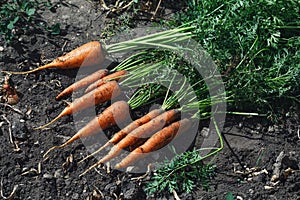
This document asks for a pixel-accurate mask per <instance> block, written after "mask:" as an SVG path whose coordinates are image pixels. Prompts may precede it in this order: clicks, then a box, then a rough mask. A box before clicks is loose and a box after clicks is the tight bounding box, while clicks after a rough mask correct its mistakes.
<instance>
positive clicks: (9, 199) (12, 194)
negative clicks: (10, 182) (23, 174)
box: [0, 178, 18, 200]
mask: <svg viewBox="0 0 300 200" xmlns="http://www.w3.org/2000/svg"><path fill="white" fill-rule="evenodd" d="M17 189H18V185H15V186H14V188H13V191H12V192H11V193H10V195H8V196H7V197H6V196H4V194H3V178H1V191H0V192H1V197H2V198H3V199H5V200H11V199H13V198H14V195H15V193H16V191H17Z"/></svg>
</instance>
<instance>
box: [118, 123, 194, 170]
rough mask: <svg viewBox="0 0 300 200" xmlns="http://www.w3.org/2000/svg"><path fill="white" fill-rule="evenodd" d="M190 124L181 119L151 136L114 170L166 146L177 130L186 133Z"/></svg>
mask: <svg viewBox="0 0 300 200" xmlns="http://www.w3.org/2000/svg"><path fill="white" fill-rule="evenodd" d="M190 125H191V123H190V121H189V120H188V119H186V118H185V119H183V120H180V121H177V122H174V123H172V124H171V125H169V126H167V127H165V128H163V129H162V130H160V131H158V132H156V133H155V134H154V135H152V136H151V137H150V138H149V139H148V140H147V141H146V142H145V143H144V144H143V145H141V146H139V147H138V148H136V149H135V150H133V151H132V152H131V153H130V154H129V155H128V156H126V157H125V158H124V159H123V160H122V161H121V162H119V163H118V164H116V166H115V168H116V169H120V168H125V167H127V166H128V165H129V164H131V163H134V162H135V161H137V160H138V159H139V158H141V157H142V156H145V155H146V154H147V153H150V152H153V151H155V150H157V149H160V148H162V147H164V146H165V145H167V144H168V143H169V142H171V141H172V139H173V138H174V137H175V136H176V134H178V130H179V128H180V131H181V132H183V131H186V130H187V129H188V128H189V127H190Z"/></svg>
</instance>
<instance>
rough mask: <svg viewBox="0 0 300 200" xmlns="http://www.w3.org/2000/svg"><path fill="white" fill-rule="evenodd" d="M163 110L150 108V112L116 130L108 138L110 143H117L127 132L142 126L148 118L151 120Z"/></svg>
mask: <svg viewBox="0 0 300 200" xmlns="http://www.w3.org/2000/svg"><path fill="white" fill-rule="evenodd" d="M162 112H163V109H155V110H152V111H151V112H149V113H148V114H146V115H144V116H143V117H141V118H139V119H137V120H135V121H133V122H132V123H130V124H129V125H128V126H126V127H125V128H123V129H122V130H120V131H119V132H117V133H116V134H115V135H114V136H113V137H112V138H111V139H110V140H109V142H110V143H113V144H116V143H118V142H119V141H120V140H122V139H123V138H124V137H125V136H126V135H127V134H129V133H130V132H131V131H133V130H134V129H136V128H138V127H140V126H142V125H143V124H146V123H147V122H149V121H150V120H152V119H153V118H155V117H157V116H158V115H160V114H161V113H162Z"/></svg>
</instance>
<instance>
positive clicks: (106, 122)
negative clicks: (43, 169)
mask: <svg viewBox="0 0 300 200" xmlns="http://www.w3.org/2000/svg"><path fill="white" fill-rule="evenodd" d="M126 110H127V111H129V106H128V104H127V103H126V102H125V101H117V102H115V103H113V104H112V105H111V106H109V107H108V108H106V109H105V110H104V111H103V112H102V113H100V114H99V115H98V116H97V117H95V118H94V119H93V120H92V121H90V122H89V123H88V124H87V125H86V126H84V127H83V128H81V129H80V130H79V131H78V132H77V133H76V134H75V135H74V136H73V137H72V138H70V139H69V140H68V141H66V142H65V143H64V144H62V145H60V146H54V147H52V148H50V149H49V150H48V151H47V152H46V153H45V154H44V157H45V156H46V155H47V154H48V153H49V152H51V151H52V150H54V149H58V148H63V147H65V146H67V145H69V144H71V143H72V142H74V141H76V140H78V139H79V138H85V137H88V136H91V135H93V134H95V133H98V132H99V131H101V130H105V129H107V128H109V127H111V126H113V125H115V124H116V122H122V121H124V120H126V119H127V118H129V117H130V116H129V115H127V114H126V113H128V112H126Z"/></svg>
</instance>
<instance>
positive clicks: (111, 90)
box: [35, 81, 120, 130]
mask: <svg viewBox="0 0 300 200" xmlns="http://www.w3.org/2000/svg"><path fill="white" fill-rule="evenodd" d="M119 94H120V87H119V85H118V83H117V82H116V81H110V82H107V83H106V84H104V85H102V86H101V87H98V88H96V89H95V90H93V91H91V92H89V93H87V94H85V95H83V96H81V97H79V98H78V99H75V100H74V102H72V103H70V104H69V105H68V106H67V107H66V108H65V109H64V110H63V111H62V112H61V113H60V114H59V115H58V116H57V117H56V118H54V119H53V120H52V121H50V122H49V123H47V124H45V125H43V126H40V127H37V128H35V130H37V129H43V128H45V127H47V126H49V125H50V124H52V123H54V122H56V121H57V120H58V119H60V118H61V117H63V116H66V115H70V114H72V113H75V112H78V111H80V110H83V109H85V108H88V107H91V106H93V105H99V104H101V103H104V102H106V101H108V100H111V99H112V98H114V97H116V96H118V95H119Z"/></svg>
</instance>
